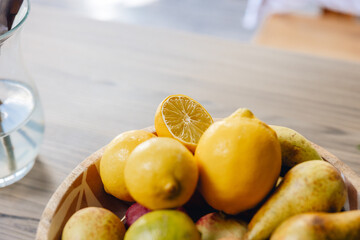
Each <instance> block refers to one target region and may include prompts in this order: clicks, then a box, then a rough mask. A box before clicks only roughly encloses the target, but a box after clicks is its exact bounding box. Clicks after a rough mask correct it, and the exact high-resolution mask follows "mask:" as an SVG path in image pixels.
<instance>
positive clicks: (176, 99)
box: [155, 94, 213, 152]
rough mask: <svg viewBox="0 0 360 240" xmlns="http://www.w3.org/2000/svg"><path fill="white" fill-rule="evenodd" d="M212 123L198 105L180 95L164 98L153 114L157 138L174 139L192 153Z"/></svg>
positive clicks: (202, 108)
mask: <svg viewBox="0 0 360 240" xmlns="http://www.w3.org/2000/svg"><path fill="white" fill-rule="evenodd" d="M212 123H213V119H212V118H211V116H210V114H209V113H208V112H207V111H206V110H205V108H204V107H203V106H201V105H200V103H198V102H196V101H195V100H194V99H192V98H190V97H188V96H185V95H181V94H178V95H171V96H168V97H167V98H165V99H164V100H163V101H162V102H161V103H160V105H159V106H158V108H157V110H156V114H155V129H156V132H157V134H158V136H159V137H171V138H175V139H176V140H178V141H180V142H181V143H182V144H184V145H185V146H186V147H187V148H188V149H190V151H192V152H194V151H195V149H196V145H197V143H198V141H199V139H200V137H201V135H202V134H203V133H204V131H205V130H206V129H207V128H208V127H209V126H210V125H211V124H212Z"/></svg>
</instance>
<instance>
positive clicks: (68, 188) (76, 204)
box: [36, 127, 360, 240]
mask: <svg viewBox="0 0 360 240" xmlns="http://www.w3.org/2000/svg"><path fill="white" fill-rule="evenodd" d="M145 130H147V131H149V132H152V133H155V129H154V128H153V127H149V128H146V129H145ZM313 146H314V148H315V149H316V150H317V151H318V152H319V153H320V155H321V156H322V158H323V159H324V160H325V161H327V162H329V163H331V164H332V165H333V166H335V167H336V168H337V169H338V170H339V171H340V172H341V173H342V175H343V177H344V179H345V181H346V184H347V187H348V199H347V202H346V204H345V209H346V210H349V209H350V210H353V209H358V208H359V205H360V204H359V199H360V177H359V176H357V175H356V173H355V172H354V171H353V170H351V168H350V167H348V166H347V165H346V164H345V163H343V162H341V161H340V160H339V159H338V158H337V157H335V156H334V155H332V154H331V153H329V152H328V151H326V150H325V149H324V148H322V147H320V146H318V145H316V144H313ZM103 152H104V148H102V149H100V150H98V151H97V152H95V153H93V154H92V155H90V156H89V157H88V158H86V159H85V160H84V161H83V162H82V163H80V164H79V165H78V166H77V167H76V168H75V169H74V170H73V171H72V172H71V173H70V175H69V176H68V177H67V178H66V179H65V180H64V181H63V182H62V183H61V185H60V186H59V187H58V189H57V190H56V191H55V193H54V194H53V195H52V197H51V199H50V200H49V202H48V204H47V205H46V207H45V210H44V212H43V214H42V216H41V219H40V223H39V226H38V229H37V233H36V239H37V240H45V239H46V240H47V239H49V240H50V239H51V240H52V239H60V238H61V233H62V229H63V228H64V225H65V223H66V222H67V220H68V219H69V218H70V217H71V215H72V214H74V213H75V212H76V211H77V210H79V209H81V208H84V207H88V206H97V207H104V208H107V209H109V210H111V211H113V212H114V213H115V214H116V215H118V216H119V217H120V218H122V217H123V216H124V215H125V212H126V210H127V208H128V206H129V205H130V204H129V203H126V202H123V201H121V200H119V199H117V198H115V197H113V196H111V195H109V194H107V193H106V192H105V191H104V187H103V184H102V182H101V178H100V175H99V163H100V159H101V156H102V154H103Z"/></svg>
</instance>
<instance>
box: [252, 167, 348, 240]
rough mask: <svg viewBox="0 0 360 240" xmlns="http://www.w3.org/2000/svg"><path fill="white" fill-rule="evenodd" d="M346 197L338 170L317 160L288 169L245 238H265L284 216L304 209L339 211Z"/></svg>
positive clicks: (286, 216)
mask: <svg viewBox="0 0 360 240" xmlns="http://www.w3.org/2000/svg"><path fill="white" fill-rule="evenodd" d="M345 200H346V186H345V183H344V180H343V178H342V177H341V174H340V173H339V171H338V170H337V169H336V168H335V167H333V166H332V165H331V164H330V163H327V162H325V161H320V160H314V161H307V162H303V163H300V164H298V165H296V166H295V167H293V168H292V169H290V171H289V172H288V173H287V174H286V175H285V177H284V179H283V181H282V182H281V183H280V185H279V187H278V188H277V189H276V190H275V192H274V194H273V195H271V196H270V198H269V199H268V200H267V201H266V202H265V203H264V205H262V206H261V208H260V209H259V211H258V212H257V213H256V214H255V215H254V217H253V218H252V219H251V221H250V223H249V225H248V229H249V231H248V233H247V234H246V238H245V239H249V240H250V239H251V240H254V239H267V238H269V237H270V235H271V233H272V232H273V231H274V230H275V228H276V227H277V226H279V225H280V224H281V223H282V222H283V221H285V220H286V219H287V218H289V217H291V216H294V215H296V214H300V213H306V212H338V211H340V210H341V208H342V207H343V205H344V203H345Z"/></svg>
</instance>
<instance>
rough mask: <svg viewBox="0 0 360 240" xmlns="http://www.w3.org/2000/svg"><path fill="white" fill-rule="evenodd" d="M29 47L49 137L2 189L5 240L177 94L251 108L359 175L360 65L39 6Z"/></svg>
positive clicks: (226, 110)
mask: <svg viewBox="0 0 360 240" xmlns="http://www.w3.org/2000/svg"><path fill="white" fill-rule="evenodd" d="M22 37H23V52H24V57H25V62H26V63H27V66H28V69H29V72H30V75H31V76H32V78H33V79H34V80H35V82H36V83H37V86H38V89H39V93H40V97H41V99H42V104H43V108H44V112H45V121H46V133H45V140H44V143H43V145H42V148H41V151H40V155H39V157H38V159H37V162H36V164H35V166H34V169H33V170H32V171H31V172H30V173H29V174H28V175H27V176H26V177H25V178H24V179H23V180H22V181H20V182H18V183H16V184H14V185H11V186H9V187H7V188H4V189H0V199H1V200H0V226H1V227H0V238H1V239H4V240H7V239H34V237H35V233H36V228H37V225H38V222H39V219H40V216H41V213H42V211H43V210H44V208H45V205H46V203H47V202H48V200H49V198H50V196H51V195H52V194H53V193H54V191H55V190H56V188H57V187H58V186H59V185H60V183H61V182H62V181H63V180H64V179H65V177H66V176H67V175H68V174H69V173H70V172H71V171H72V170H73V169H74V168H75V167H76V166H77V165H78V164H79V163H80V162H81V161H83V160H84V159H85V158H86V157H87V156H89V155H90V154H91V153H93V152H95V151H96V150H97V149H100V148H101V147H102V146H104V145H106V144H107V143H108V142H109V141H110V140H111V139H112V138H114V137H115V136H116V135H117V134H119V133H121V132H123V131H126V130H131V129H139V128H143V127H145V126H150V125H152V124H153V117H154V114H155V111H156V107H157V105H158V104H159V103H160V102H161V100H162V99H164V98H165V97H166V96H167V95H169V94H175V93H182V94H186V95H189V96H191V97H192V98H194V99H195V100H197V101H199V102H200V103H201V104H202V105H203V106H204V107H205V108H206V109H207V110H208V112H209V113H210V114H212V116H214V117H225V116H227V115H229V114H231V113H232V112H233V111H235V110H236V109H237V108H239V107H248V108H250V109H251V110H252V111H253V112H254V114H255V115H256V116H257V117H258V118H260V119H261V120H263V121H265V122H267V123H269V124H274V125H283V126H287V127H290V128H293V129H295V130H297V131H299V132H300V133H302V134H303V135H304V136H306V137H307V138H308V139H310V140H311V141H313V142H315V143H317V144H318V145H321V146H322V147H324V148H326V149H327V150H329V151H330V152H332V153H333V154H334V155H336V156H337V157H339V158H340V160H342V161H344V162H345V163H346V164H347V165H348V166H349V167H350V168H352V169H353V170H354V171H355V172H356V173H357V174H360V162H359V156H360V151H359V150H358V149H357V145H358V144H360V123H359V119H360V94H359V92H360V81H359V80H360V71H359V68H360V65H359V64H357V63H347V62H342V61H335V60H328V59H324V58H314V57H309V56H305V55H297V54H291V53H286V52H281V51H277V50H271V49H266V48H261V47H256V46H253V45H248V44H240V43H238V42H235V41H225V40H221V39H217V38H211V37H206V36H200V35H194V34H188V33H183V32H177V31H170V30H162V29H152V28H145V27H139V26H135V25H122V24H113V23H108V22H99V21H93V20H89V19H86V18H81V17H77V16H74V15H71V14H69V13H66V12H64V11H58V10H54V9H51V8H44V7H40V6H39V5H35V4H34V5H33V7H32V11H31V13H30V18H29V21H28V23H27V24H26V25H25V26H24V32H23V35H22Z"/></svg>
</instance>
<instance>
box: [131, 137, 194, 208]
mask: <svg viewBox="0 0 360 240" xmlns="http://www.w3.org/2000/svg"><path fill="white" fill-rule="evenodd" d="M124 174H125V183H126V187H127V188H128V190H129V192H130V194H131V196H132V197H133V198H134V199H135V201H136V202H138V203H140V204H141V205H143V206H145V207H147V208H149V209H153V210H155V209H165V208H176V207H179V206H182V205H183V204H184V203H186V202H187V201H188V200H189V199H190V197H191V195H192V194H193V193H194V190H195V188H196V184H197V180H198V167H197V165H196V161H195V158H194V156H193V155H192V153H191V152H190V151H189V150H188V149H187V148H186V147H185V146H183V145H182V144H181V143H179V142H178V141H176V140H174V139H172V138H165V137H163V138H162V137H158V138H153V139H150V140H148V141H146V142H144V143H142V144H140V145H139V146H137V147H136V148H135V149H134V151H133V152H132V153H131V154H130V156H129V159H128V161H127V163H126V166H125V172H124Z"/></svg>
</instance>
